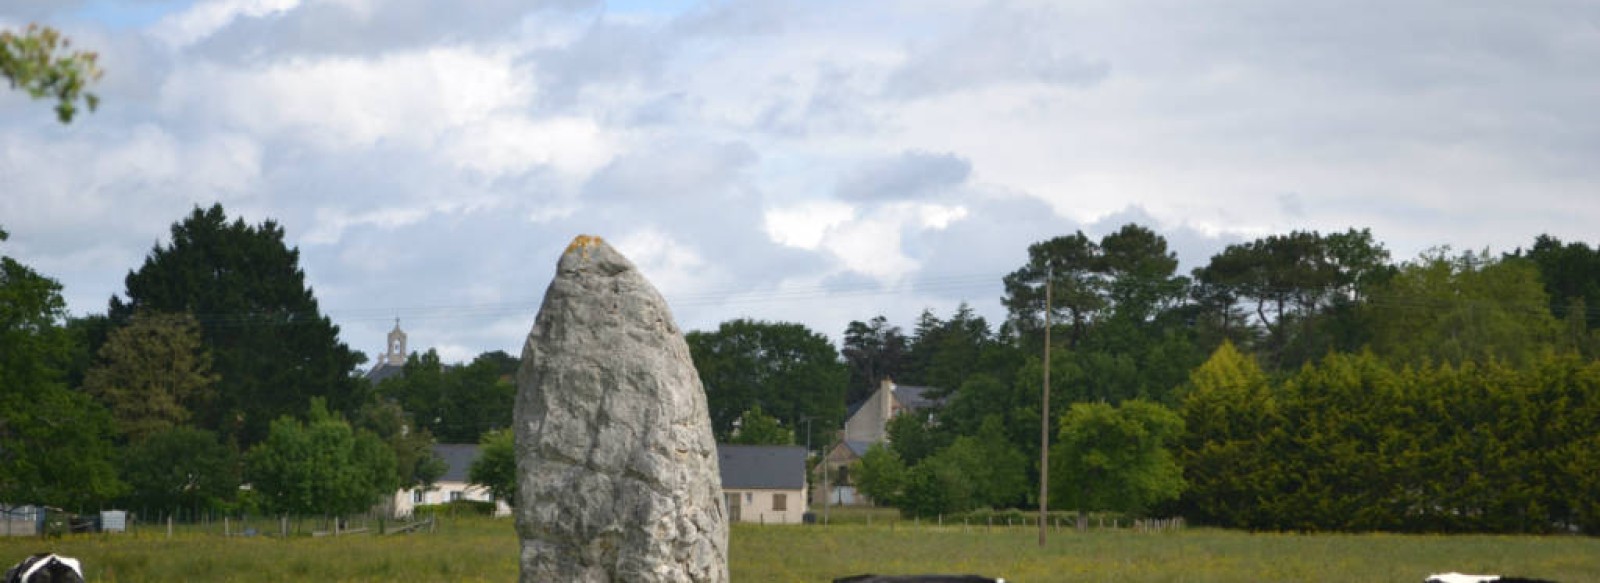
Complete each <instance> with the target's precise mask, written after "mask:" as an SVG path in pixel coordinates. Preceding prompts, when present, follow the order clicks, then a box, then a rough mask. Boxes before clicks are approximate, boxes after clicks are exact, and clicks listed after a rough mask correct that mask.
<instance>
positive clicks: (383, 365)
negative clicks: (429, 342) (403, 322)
mask: <svg viewBox="0 0 1600 583" xmlns="http://www.w3.org/2000/svg"><path fill="white" fill-rule="evenodd" d="M405 368H406V333H405V331H403V330H401V329H400V319H399V318H395V319H394V329H393V330H390V331H389V341H388V343H387V344H386V345H385V346H384V353H383V355H382V356H379V357H378V363H377V364H374V365H372V370H369V371H367V374H366V375H365V377H366V379H367V382H369V383H372V385H373V386H377V384H378V383H380V382H383V380H384V379H387V378H389V377H394V376H399V375H400V374H401V373H402V372H404V371H405Z"/></svg>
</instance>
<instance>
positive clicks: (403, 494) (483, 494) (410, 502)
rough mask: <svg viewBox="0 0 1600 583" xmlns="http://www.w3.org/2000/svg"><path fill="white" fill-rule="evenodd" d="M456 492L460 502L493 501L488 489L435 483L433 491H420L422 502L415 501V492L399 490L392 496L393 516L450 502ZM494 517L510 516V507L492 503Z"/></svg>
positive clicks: (461, 483)
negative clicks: (422, 506) (425, 505)
mask: <svg viewBox="0 0 1600 583" xmlns="http://www.w3.org/2000/svg"><path fill="white" fill-rule="evenodd" d="M456 492H459V493H461V499H462V500H475V501H478V502H488V501H490V500H492V499H493V496H490V495H489V489H488V488H485V487H483V486H478V485H474V484H467V483H464V482H435V483H434V485H433V489H431V490H423V491H422V501H421V502H417V501H416V495H417V490H415V489H411V490H400V491H398V492H395V494H394V515H395V517H396V518H401V517H406V516H411V515H412V513H414V512H416V509H417V506H418V505H422V504H444V503H446V502H449V501H450V496H451V495H452V494H454V493H456ZM494 515H495V516H510V515H511V507H510V506H508V505H506V503H505V501H503V500H495V501H494Z"/></svg>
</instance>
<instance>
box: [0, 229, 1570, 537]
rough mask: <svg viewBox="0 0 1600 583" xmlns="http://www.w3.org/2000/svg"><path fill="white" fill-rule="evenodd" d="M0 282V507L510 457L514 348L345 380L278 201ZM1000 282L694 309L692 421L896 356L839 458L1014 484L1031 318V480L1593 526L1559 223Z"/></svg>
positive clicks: (1108, 245)
mask: <svg viewBox="0 0 1600 583" xmlns="http://www.w3.org/2000/svg"><path fill="white" fill-rule="evenodd" d="M3 238H4V237H3V232H0V240H3ZM0 276H3V279H0V411H5V413H4V416H3V418H0V500H5V501H8V502H23V501H25V502H34V503H46V504H52V505H58V506H64V507H84V508H87V507H95V506H103V505H109V504H136V505H145V506H149V507H158V508H167V507H184V508H222V509H229V508H240V509H252V510H261V511H269V512H334V511H355V510H360V509H364V508H365V507H366V505H370V504H371V503H372V502H374V501H376V500H378V499H379V498H381V497H383V496H386V495H388V494H389V493H392V492H393V491H394V490H395V489H396V488H398V487H402V486H412V485H423V486H425V485H427V484H429V483H430V482H431V481H432V480H434V479H436V478H437V476H438V475H439V474H440V473H441V472H442V470H443V468H442V466H441V464H440V462H439V460H437V459H434V458H432V456H431V453H430V446H431V444H433V443H434V442H436V441H439V440H444V441H448V442H471V441H480V442H482V443H483V444H484V445H485V452H486V453H485V456H484V457H485V458H486V459H490V460H494V461H495V463H497V464H498V465H497V466H493V465H492V464H491V466H492V467H490V466H486V467H483V468H477V469H475V470H474V474H475V475H476V476H479V477H481V480H480V481H481V482H483V483H490V484H491V485H494V484H492V482H493V481H494V480H495V479H496V478H493V476H499V478H498V479H499V480H500V481H502V482H514V481H512V480H508V479H507V478H506V477H507V476H510V475H511V472H510V466H511V465H514V455H512V451H511V438H510V433H509V432H508V431H506V430H505V429H506V428H507V427H509V425H510V418H509V417H510V410H511V406H510V403H511V400H512V397H513V396H514V392H515V388H514V383H512V382H511V380H510V379H511V374H512V371H514V369H515V367H516V359H515V358H514V357H512V356H510V355H507V354H505V353H503V352H491V353H486V354H484V355H480V356H479V357H478V358H476V359H474V360H473V361H472V362H471V363H464V364H459V365H447V364H445V363H443V362H441V361H440V359H439V356H438V354H437V353H436V352H434V351H424V352H421V353H415V354H411V355H409V358H408V360H407V362H406V364H405V374H403V375H401V376H399V377H396V378H392V379H389V380H386V381H384V382H382V383H378V384H376V385H373V384H370V383H367V382H366V381H365V380H364V379H362V378H360V376H359V375H358V374H357V370H358V367H359V366H360V365H361V364H362V363H363V360H364V357H363V356H362V355H361V354H359V353H357V352H355V351H352V350H350V349H349V347H348V346H346V345H345V344H343V343H342V342H340V341H339V339H338V328H337V327H336V326H334V325H333V324H332V322H331V321H330V320H329V319H328V318H326V317H325V316H323V315H322V314H321V312H320V309H319V307H318V305H317V302H316V299H315V297H314V294H313V293H312V290H311V289H310V288H309V287H308V286H307V285H306V284H305V281H304V274H303V272H302V271H301V270H300V267H299V256H298V251H297V250H295V249H293V248H291V247H289V246H287V245H286V244H285V243H284V241H283V230H282V228H281V227H279V226H278V225H277V224H276V223H275V222H273V221H270V220H269V221H264V222H262V223H260V224H254V225H252V224H247V223H245V222H244V221H243V220H242V219H231V220H230V219H229V218H228V217H227V216H226V213H225V212H224V211H223V209H222V207H221V206H220V205H216V206H213V207H211V208H206V209H202V208H196V209H194V211H193V212H192V213H191V214H190V215H188V216H186V217H184V218H183V219H182V220H180V221H179V222H178V223H175V224H174V225H173V227H172V232H171V238H170V241H167V242H164V243H161V244H158V245H156V246H155V247H154V248H153V249H152V250H151V252H150V253H149V255H148V256H147V257H146V258H145V260H144V262H143V264H142V265H141V266H139V268H138V269H135V270H131V271H130V272H129V273H128V276H127V278H126V279H125V284H126V289H125V291H124V292H123V293H122V294H120V295H118V296H116V297H113V298H111V299H110V301H109V302H108V309H107V311H106V313H105V314H103V315H90V316H86V317H81V318H69V317H67V316H66V314H65V306H64V303H63V301H62V300H61V296H60V286H59V284H57V283H56V282H55V281H54V280H52V279H50V278H48V277H46V276H44V275H41V274H39V273H36V272H34V271H33V270H32V269H30V268H28V267H27V266H25V265H22V264H20V263H18V262H16V261H14V260H12V259H11V258H10V257H4V258H3V263H0ZM1002 282H1003V284H1004V288H1005V293H1004V296H1003V297H1002V298H1000V302H1001V305H1003V306H1004V307H1005V308H1006V316H1005V318H1004V320H1003V321H1001V322H998V323H991V322H988V321H987V320H986V319H985V318H983V317H981V316H979V315H977V314H976V313H975V312H974V311H973V310H972V309H970V308H969V307H967V306H966V305H963V306H961V307H960V308H958V309H957V310H955V312H954V313H951V314H949V315H948V316H946V317H940V316H939V315H938V314H935V313H934V312H932V311H931V310H925V311H924V312H923V313H922V314H921V316H919V317H918V318H917V319H916V321H915V322H913V323H911V325H910V326H909V330H908V329H903V328H901V327H900V326H898V325H895V324H893V323H891V322H890V321H888V319H887V318H884V317H882V316H878V317H872V318H868V319H865V320H860V321H853V322H850V323H849V325H848V326H847V327H846V329H845V330H844V331H843V333H842V335H841V337H840V341H839V343H838V344H837V348H836V345H835V344H834V343H833V342H832V341H831V340H830V339H829V338H828V337H827V336H826V335H824V334H821V333H818V332H816V331H812V330H809V329H807V328H806V327H804V326H802V325H799V324H793V323H784V322H765V321H760V320H752V319H738V320H733V321H729V322H724V323H723V324H721V325H720V326H718V327H717V328H716V329H714V330H705V331H694V332H690V333H689V334H687V340H688V343H689V346H690V350H691V353H692V356H693V358H694V360H695V365H696V368H697V370H698V371H699V374H700V377H701V379H702V382H703V384H704V387H705V390H706V394H707V402H708V405H709V408H710V413H711V421H712V424H713V430H714V432H715V433H716V436H717V438H718V439H719V441H726V442H747V443H772V442H785V443H803V444H807V445H810V446H812V448H813V449H821V448H823V447H826V446H827V445H829V444H830V443H831V442H832V441H833V440H834V439H835V436H836V431H837V429H838V428H839V427H840V426H841V425H842V423H843V421H844V416H845V413H846V411H847V404H849V403H853V402H859V401H861V400H862V399H864V398H865V397H866V396H868V395H869V394H870V393H871V392H872V391H873V390H875V389H876V388H877V386H878V383H879V382H880V381H881V380H882V379H884V378H892V379H894V380H895V381H896V382H899V383H900V384H906V385H922V386H928V387H932V389H933V391H932V394H931V396H933V397H935V398H936V399H938V401H939V402H940V406H939V407H938V409H937V411H934V412H933V414H932V415H915V416H910V415H907V416H900V417H897V418H895V419H894V420H892V421H891V422H890V426H889V428H888V432H889V435H890V440H889V442H888V444H887V445H886V446H879V447H875V448H873V449H872V450H870V451H869V452H868V454H867V456H866V458H865V459H863V460H862V461H861V463H860V465H859V466H858V467H856V468H853V469H852V471H851V472H850V473H849V475H848V476H847V477H846V480H848V481H849V482H851V483H853V484H854V485H856V486H858V487H859V488H860V489H861V490H862V491H863V492H865V493H868V494H869V495H871V496H872V497H873V498H874V499H876V500H879V501H881V502H886V503H891V504H893V505H895V506H898V507H900V508H901V509H902V510H904V511H906V512H908V513H914V514H935V513H953V512H960V511H963V510H969V509H975V508H983V507H992V508H1007V507H1011V508H1033V507H1036V506H1037V504H1038V502H1039V501H1038V500H1037V496H1038V490H1037V488H1036V487H1035V486H1036V484H1037V482H1038V476H1039V474H1040V468H1039V464H1038V461H1037V460H1038V459H1039V451H1040V450H1039V448H1040V443H1039V438H1040V433H1041V425H1040V419H1041V412H1040V410H1039V406H1040V399H1039V397H1040V394H1039V391H1040V387H1041V385H1042V384H1043V377H1044V374H1043V371H1044V364H1045V363H1044V360H1045V351H1044V347H1045V342H1044V335H1045V322H1046V320H1047V316H1046V314H1048V321H1049V322H1050V333H1051V337H1052V342H1051V350H1050V353H1049V355H1048V359H1049V364H1050V370H1051V374H1050V387H1049V390H1050V391H1051V410H1050V411H1049V412H1048V417H1049V418H1050V419H1051V420H1052V429H1051V431H1050V433H1049V439H1050V442H1051V454H1052V455H1051V459H1050V462H1049V463H1050V468H1051V471H1050V475H1051V484H1050V492H1051V500H1050V503H1051V506H1052V507H1055V508H1058V509H1077V510H1085V511H1096V510H1114V511H1122V512H1181V513H1183V514H1185V515H1188V516H1191V517H1192V518H1193V519H1196V520H1201V521H1205V522H1209V523H1213V524H1218V525H1223V526H1236V527H1245V528H1269V529H1367V528H1375V529H1394V530H1494V531H1544V530H1551V529H1557V528H1583V529H1589V530H1591V531H1592V530H1593V529H1594V528H1595V524H1594V520H1595V519H1594V517H1595V510H1594V507H1593V505H1592V504H1589V503H1587V502H1585V501H1586V500H1591V499H1600V497H1597V496H1594V494H1596V493H1600V491H1597V490H1596V488H1597V486H1596V484H1595V480H1594V479H1593V478H1592V477H1591V476H1594V475H1600V466H1597V465H1596V464H1597V463H1600V460H1597V459H1596V457H1595V454H1594V453H1592V452H1593V451H1595V450H1594V447H1592V446H1594V445H1600V444H1596V443H1594V438H1593V437H1591V436H1592V435H1595V434H1596V432H1595V431H1593V429H1594V427H1593V426H1592V423H1593V422H1592V421H1589V419H1595V418H1600V417H1596V416H1595V415H1593V407H1594V406H1595V405H1594V403H1600V395H1596V393H1595V391H1596V389H1595V387H1594V384H1593V381H1592V379H1593V378H1594V377H1595V371H1594V368H1593V367H1594V362H1595V357H1596V354H1597V352H1600V338H1597V335H1596V333H1595V332H1594V331H1593V328H1594V324H1595V323H1596V321H1597V320H1596V317H1595V316H1594V315H1593V314H1591V311H1590V309H1589V308H1588V307H1587V306H1588V305H1592V304H1594V303H1595V302H1597V301H1600V250H1596V249H1594V248H1591V247H1589V246H1588V245H1586V244H1584V243H1564V242H1562V241H1559V240H1557V239H1555V238H1553V237H1548V236H1541V237H1539V238H1537V239H1535V240H1534V241H1533V243H1532V245H1530V246H1529V247H1528V248H1527V249H1517V250H1515V251H1512V252H1510V253H1504V254H1500V255H1491V254H1490V253H1488V252H1486V251H1482V252H1463V253H1457V252H1453V251H1450V250H1448V249H1436V250H1432V251H1429V252H1427V253H1424V254H1423V255H1421V256H1419V257H1417V258H1415V259H1412V260H1409V261H1403V262H1394V261H1391V258H1390V256H1389V252H1388V251H1387V250H1386V249H1384V247H1383V246H1382V245H1381V244H1380V243H1379V242H1377V241H1376V240H1375V239H1373V237H1372V236H1371V234H1370V233H1369V232H1367V231H1365V230H1356V229H1351V230H1348V231H1345V232H1341V233H1332V234H1321V233H1317V232H1292V233H1289V234H1279V235H1268V236H1264V237H1261V238H1258V239H1255V240H1252V241H1248V242H1243V243H1239V244H1235V245H1230V246H1228V247H1227V248H1226V249H1224V250H1223V251H1221V252H1219V253H1217V254H1216V255H1214V256H1213V257H1212V258H1211V259H1210V261H1209V262H1208V263H1206V264H1205V265H1202V266H1199V267H1198V268H1195V269H1193V270H1191V271H1190V272H1189V273H1188V274H1180V273H1179V271H1178V262H1177V259H1176V256H1175V254H1174V253H1172V252H1171V251H1170V250H1169V249H1168V248H1167V243H1166V240H1165V239H1164V238H1163V237H1162V236H1160V235H1159V234H1158V233H1156V232H1154V231H1152V230H1150V229H1148V228H1145V227H1142V226H1139V225H1127V226H1124V227H1123V228H1121V229H1119V230H1117V231H1115V232H1112V233H1109V234H1106V235H1104V236H1102V237H1100V238H1098V239H1092V238H1090V237H1089V236H1087V235H1085V234H1083V233H1081V232H1078V233H1073V234H1070V235H1063V236H1060V237H1055V238H1052V239H1049V240H1046V241H1041V242H1038V243H1035V244H1033V245H1030V246H1029V248H1028V249H1027V260H1026V262H1024V263H1023V264H1022V265H1020V266H1018V267H1017V268H1016V269H1014V270H1013V271H1011V272H1010V273H1008V274H1007V275H1005V277H1004V278H1003V281H1002ZM1047 287H1048V288H1049V293H1048V295H1049V296H1051V301H1050V302H1048V303H1047V302H1046V301H1045V297H1046V295H1047V293H1046V288H1047ZM1586 416H1587V417H1586ZM308 444H315V445H316V446H317V447H320V448H323V450H320V451H313V450H314V449H316V448H312V447H311V446H310V445H308ZM319 456H320V457H319ZM332 459H337V460H339V461H338V465H339V466H340V467H341V468H344V469H345V470H348V471H341V472H331V473H330V472H328V471H326V469H325V468H322V466H325V465H327V464H328V460H332ZM474 479H479V478H474ZM246 482H248V483H250V484H252V489H251V490H249V491H247V493H243V494H242V493H241V490H240V489H239V488H238V486H239V484H240V483H246ZM313 482H314V483H316V484H321V485H320V486H316V487H317V488H323V489H322V490H308V489H307V488H311V487H312V486H310V485H308V484H311V483H313ZM512 486H514V483H509V484H498V487H497V488H495V491H496V494H497V495H499V496H502V497H509V494H510V493H511V492H512V491H513V490H512V489H511V487H512ZM330 488H331V489H330ZM312 505H316V507H314V508H313V507H312Z"/></svg>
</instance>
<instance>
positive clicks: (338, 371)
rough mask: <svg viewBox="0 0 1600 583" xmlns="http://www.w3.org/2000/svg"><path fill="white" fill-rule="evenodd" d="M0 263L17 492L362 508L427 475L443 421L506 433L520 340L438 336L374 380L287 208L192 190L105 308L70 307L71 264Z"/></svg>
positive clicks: (0, 418)
mask: <svg viewBox="0 0 1600 583" xmlns="http://www.w3.org/2000/svg"><path fill="white" fill-rule="evenodd" d="M4 238H5V236H4V232H3V231H0V240H4ZM0 268H3V270H0V411H3V413H0V501H3V502H5V503H8V504H45V505H52V506H59V507H64V508H69V509H92V508H98V507H108V506H116V507H130V508H148V509H156V510H160V511H163V512H166V511H171V510H175V509H183V510H186V511H199V510H221V511H245V512H271V513H284V514H311V513H316V514H342V513H355V512H362V511H365V510H367V509H369V508H371V507H372V506H373V505H374V504H376V503H378V502H380V501H381V500H383V499H385V498H386V497H388V496H390V495H392V494H393V493H394V492H395V491H396V490H397V489H399V488H401V487H424V488H426V487H430V486H431V484H432V483H433V482H434V481H435V480H437V479H438V478H439V477H440V476H442V475H443V473H444V471H445V469H446V468H445V465H444V462H443V460H441V459H439V458H437V457H436V456H435V455H434V454H433V452H432V445H433V444H434V443H436V442H437V441H439V440H441V439H442V440H445V441H446V442H452V443H463V442H465V443H471V442H477V441H479V440H480V439H483V440H484V442H485V445H486V449H489V450H494V449H496V448H499V447H502V446H503V445H506V444H502V443H501V442H502V441H506V440H504V439H502V438H503V437H504V436H502V435H499V433H504V432H503V431H501V432H499V433H497V432H496V431H495V430H504V429H506V428H509V427H510V424H511V404H512V400H513V398H514V396H515V387H514V383H513V382H512V380H511V376H512V374H513V371H514V370H515V368H516V359H514V358H512V357H510V356H509V355H506V354H505V353H503V352H491V353H486V354H484V355H481V356H479V357H478V358H477V359H475V360H474V361H473V362H472V363H469V364H464V365H459V366H447V365H445V364H443V363H441V362H440V361H439V357H438V354H437V353H436V352H434V351H432V350H429V351H426V352H424V353H421V354H416V353H414V354H411V355H409V358H408V360H407V362H406V364H405V366H404V372H405V374H403V375H401V376H399V377H396V378H391V379H388V380H386V381H384V382H382V383H378V384H377V385H373V384H371V383H369V382H368V381H367V380H366V379H364V378H362V377H361V375H360V373H359V367H360V365H362V364H363V363H364V361H365V356H363V355H362V354H360V353H358V352H355V351H353V350H351V349H350V348H349V347H348V346H347V345H345V344H344V343H343V342H341V341H340V340H339V338H338V334H339V329H338V327H337V326H335V325H333V323H332V322H331V321H330V320H329V319H328V318H327V317H326V316H324V315H322V314H321V311H320V309H319V307H318V304H317V301H316V299H315V296H314V294H313V292H312V290H311V288H310V287H309V286H307V285H306V284H305V275H304V273H303V272H302V271H301V269H300V266H299V252H298V250H296V249H293V248H291V247H289V246H288V245H286V244H285V243H284V240H283V229H282V228H281V227H280V226H279V225H278V224H276V223H275V222H273V221H270V220H268V221H264V222H262V223H260V224H254V225H252V224H247V223H245V222H244V221H243V220H242V219H233V220H229V219H228V217H227V216H226V213H225V212H224V210H223V209H222V207H221V205H214V206H212V207H210V208H207V209H202V208H198V207H197V208H195V209H194V211H193V212H192V213H191V214H189V215H188V216H186V217H184V218H183V219H182V220H180V221H179V222H177V223H175V224H174V225H173V226H172V229H171V238H170V241H167V242H165V243H159V244H157V245H156V246H155V247H154V248H153V249H152V250H151V251H150V253H149V255H148V256H147V257H146V258H145V260H144V262H143V264H142V265H141V266H139V268H138V269H135V270H131V271H130V272H129V273H128V275H127V277H126V278H125V285H126V289H125V291H124V292H123V293H122V294H120V295H118V296H113V297H112V298H111V299H110V301H109V303H108V308H107V311H106V312H105V313H104V314H95V315H89V316H85V317H67V315H66V313H65V304H64V302H63V301H62V299H61V295H60V289H61V288H60V285H59V284H58V283H56V282H55V281H54V280H52V279H50V278H48V277H46V276H44V275H41V274H39V273H37V272H35V271H33V270H32V269H30V268H28V267H27V266H24V265H22V264H20V263H18V262H16V261H15V260H13V259H12V258H10V257H9V256H6V257H4V258H3V263H0ZM503 457H505V456H502V455H500V454H499V453H495V454H494V455H485V456H484V458H485V459H488V460H491V461H494V460H500V459H502V458H503ZM479 473H480V474H482V475H486V476H487V475H491V474H492V472H489V473H484V472H479ZM484 483H486V484H487V483H489V482H488V478H485V480H484ZM241 484H249V485H250V488H248V489H241V488H240V485H241ZM494 486H495V487H493V488H491V489H492V490H493V491H495V493H496V494H505V493H507V492H509V491H508V490H507V489H506V487H505V486H504V485H503V484H499V483H498V482H497V483H496V484H495V485H494ZM506 499H507V500H509V498H506Z"/></svg>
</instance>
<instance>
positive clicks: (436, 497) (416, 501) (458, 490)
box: [393, 443, 511, 517]
mask: <svg viewBox="0 0 1600 583" xmlns="http://www.w3.org/2000/svg"><path fill="white" fill-rule="evenodd" d="M433 453H434V455H437V456H439V458H440V459H443V460H444V463H445V468H446V469H445V471H444V475H442V476H439V479H438V480H436V481H435V482H434V483H433V487H432V488H427V489H423V488H410V489H401V490H400V491H398V492H395V495H394V501H393V508H394V513H393V514H394V516H395V517H404V516H411V513H412V512H413V511H414V510H415V509H416V507H417V506H421V505H424V504H444V503H446V502H451V501H454V500H479V501H485V502H487V501H493V502H494V515H495V516H510V515H511V506H510V505H508V504H506V501H504V500H495V499H494V496H493V495H491V494H490V493H489V489H488V488H485V487H483V486H479V485H476V484H473V483H471V482H470V481H469V479H468V478H467V473H468V472H469V471H470V470H471V468H472V462H473V461H476V460H477V459H478V446H477V445H476V444H470V443H441V444H436V445H434V446H433Z"/></svg>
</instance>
